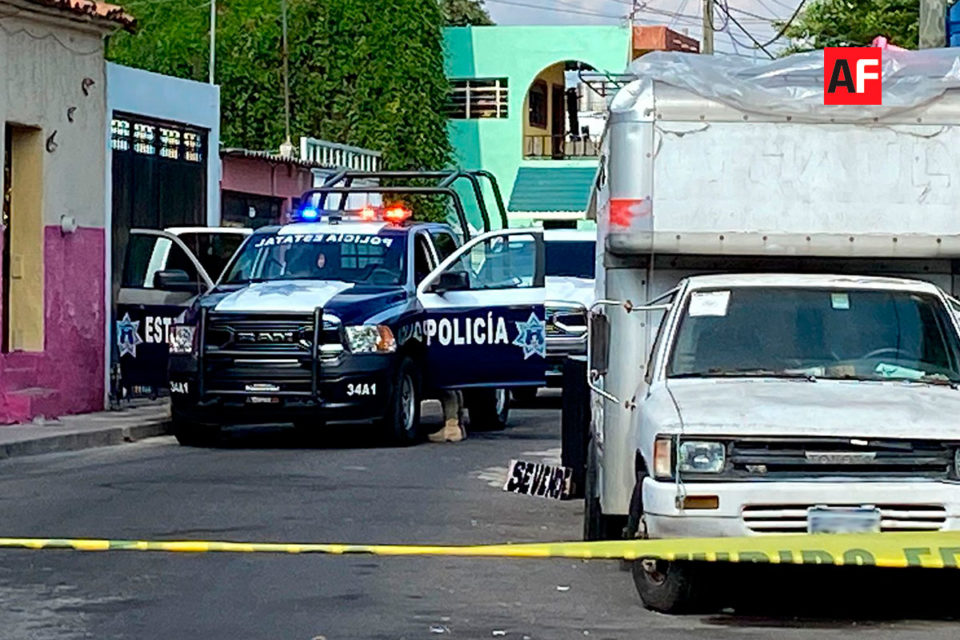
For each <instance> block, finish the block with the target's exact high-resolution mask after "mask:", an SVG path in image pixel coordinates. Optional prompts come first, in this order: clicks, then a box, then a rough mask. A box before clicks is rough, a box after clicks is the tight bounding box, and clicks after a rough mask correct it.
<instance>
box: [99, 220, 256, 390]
mask: <svg viewBox="0 0 960 640" xmlns="http://www.w3.org/2000/svg"><path fill="white" fill-rule="evenodd" d="M172 231H173V232H169V231H159V230H155V229H132V230H131V231H130V237H129V240H128V242H127V250H126V254H125V257H124V264H123V272H122V278H121V282H120V290H119V292H118V294H117V301H116V319H115V323H114V327H113V338H114V339H113V345H112V353H113V364H114V366H113V370H114V371H115V373H116V374H119V379H117V378H116V376H115V380H114V384H113V385H112V386H113V395H114V397H115V399H120V398H122V397H130V396H135V395H151V396H155V395H157V393H158V392H159V391H160V390H162V389H165V388H166V386H167V330H168V328H169V327H170V325H171V324H172V323H173V320H174V318H176V317H177V316H179V315H180V314H181V313H183V311H184V310H185V309H186V308H187V307H189V306H190V304H191V303H192V302H193V299H194V298H195V297H196V296H197V295H199V294H200V293H203V292H204V291H207V290H208V289H210V288H211V287H212V286H213V280H214V278H218V277H219V275H220V273H219V272H217V273H213V274H211V273H209V272H208V270H207V268H206V267H205V266H204V265H205V264H206V265H208V266H209V265H221V266H222V265H224V264H226V263H227V262H228V261H229V260H230V258H231V257H232V256H233V253H234V252H235V251H236V249H237V247H239V245H240V244H242V241H243V239H244V238H245V237H246V236H247V235H248V234H249V231H247V230H243V229H236V230H234V229H229V230H228V229H221V228H211V229H210V230H209V231H206V230H204V229H200V228H191V229H175V230H172ZM184 240H187V242H190V244H191V245H193V246H194V248H197V247H199V248H201V256H202V259H201V258H200V257H198V256H197V255H196V254H195V252H194V251H192V250H191V248H190V246H188V244H187V243H186V242H184ZM227 252H228V253H229V255H219V254H220V253H227Z"/></svg>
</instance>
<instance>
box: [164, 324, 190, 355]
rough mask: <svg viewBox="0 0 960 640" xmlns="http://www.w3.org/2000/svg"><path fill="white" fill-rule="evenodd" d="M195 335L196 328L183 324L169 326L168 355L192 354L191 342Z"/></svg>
mask: <svg viewBox="0 0 960 640" xmlns="http://www.w3.org/2000/svg"><path fill="white" fill-rule="evenodd" d="M196 335H197V328H196V327H193V326H190V325H185V324H174V325H171V326H170V331H169V333H168V338H169V346H170V353H193V347H194V344H193V340H194V338H195V337H196Z"/></svg>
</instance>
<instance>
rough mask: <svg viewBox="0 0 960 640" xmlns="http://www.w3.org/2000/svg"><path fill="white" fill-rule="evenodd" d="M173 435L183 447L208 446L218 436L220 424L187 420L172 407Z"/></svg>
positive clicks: (214, 441)
mask: <svg viewBox="0 0 960 640" xmlns="http://www.w3.org/2000/svg"><path fill="white" fill-rule="evenodd" d="M171 423H172V429H173V435H174V437H175V438H176V439H177V442H179V443H180V444H181V445H182V446H184V447H209V446H211V445H213V444H215V443H216V442H217V440H218V439H219V438H220V426H219V425H210V424H202V423H199V422H196V421H194V420H189V419H187V418H186V416H184V415H183V414H182V413H180V412H179V411H177V410H176V409H174V410H173V411H172V412H171Z"/></svg>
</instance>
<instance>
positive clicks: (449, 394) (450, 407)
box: [428, 391, 466, 442]
mask: <svg viewBox="0 0 960 640" xmlns="http://www.w3.org/2000/svg"><path fill="white" fill-rule="evenodd" d="M440 404H441V405H443V429H441V430H440V431H437V432H436V433H431V434H430V435H429V436H428V438H429V440H430V441H431V442H459V441H460V440H463V438H464V436H465V435H466V431H465V430H464V429H463V428H462V426H461V425H462V424H463V395H462V394H461V393H460V392H459V391H442V392H441V393H440Z"/></svg>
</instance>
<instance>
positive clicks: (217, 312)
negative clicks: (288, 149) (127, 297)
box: [170, 194, 546, 444]
mask: <svg viewBox="0 0 960 640" xmlns="http://www.w3.org/2000/svg"><path fill="white" fill-rule="evenodd" d="M323 200H324V199H323V198H317V197H315V194H314V195H311V194H306V195H305V196H304V198H303V199H302V201H303V202H304V203H305V204H304V205H303V206H302V208H301V209H300V211H299V212H298V219H297V221H295V222H293V223H291V224H287V225H283V226H274V227H264V228H260V229H258V230H257V231H256V232H254V234H253V235H252V236H250V237H249V238H248V239H247V241H246V242H245V243H244V245H243V246H242V247H241V248H240V250H239V251H238V252H237V254H236V255H235V256H234V258H233V260H232V261H231V263H230V264H229V265H228V266H227V269H226V270H225V272H224V274H223V276H222V277H221V278H220V281H219V282H218V283H217V284H216V285H215V286H214V287H213V288H212V289H210V290H209V291H207V292H206V293H204V294H203V295H202V296H200V297H199V298H198V299H197V300H196V302H195V303H194V305H193V306H191V307H190V309H188V310H187V311H186V312H185V313H184V314H183V315H182V316H181V317H180V318H179V320H178V321H177V322H176V323H175V324H174V326H173V327H172V328H171V332H170V336H171V341H170V388H171V392H172V399H173V423H174V432H175V434H176V436H177V439H178V440H179V441H180V442H181V443H182V444H203V443H205V442H208V441H209V440H210V439H211V438H213V437H214V436H216V434H217V433H218V431H219V430H220V427H221V426H223V425H227V424H237V423H265V422H293V423H294V424H295V425H296V426H297V427H298V428H300V429H303V430H304V431H306V432H316V431H317V430H321V429H324V428H325V425H328V424H331V423H339V422H354V423H357V422H362V423H367V425H370V424H371V423H372V427H370V426H366V425H365V426H360V427H357V428H369V429H371V432H372V434H373V435H375V436H377V437H378V438H379V439H381V440H386V441H388V442H391V443H394V444H409V443H413V442H415V441H417V440H418V438H419V437H420V436H421V435H422V434H420V429H419V427H420V425H419V417H420V401H421V400H422V399H425V398H430V397H436V395H437V394H438V391H439V390H442V389H463V390H464V392H465V394H464V395H465V403H466V405H467V409H468V411H469V415H470V422H471V428H487V429H490V428H500V427H502V426H503V425H504V423H505V420H506V415H507V409H508V395H509V394H508V393H507V392H506V391H505V389H507V388H512V387H523V386H532V387H536V386H541V385H543V383H544V370H545V367H544V357H545V351H546V349H545V324H544V249H543V237H542V231H539V230H536V229H516V230H506V229H504V230H498V231H491V232H488V233H485V234H482V235H479V236H476V237H473V238H470V231H469V229H468V228H461V229H460V230H459V233H458V232H457V231H455V230H454V228H453V227H452V226H450V225H447V224H440V223H428V222H417V221H415V220H414V219H413V217H412V214H411V211H410V210H409V209H408V208H406V207H405V206H401V205H387V206H380V207H376V208H374V207H370V206H367V207H365V208H363V209H362V210H359V211H346V210H343V209H340V210H326V209H323V208H321V207H322V203H323ZM317 203H320V205H321V206H318V204H317ZM463 219H464V218H463V216H461V220H463ZM464 227H465V226H464ZM460 236H464V237H465V238H466V241H465V242H464V243H463V244H461V239H460Z"/></svg>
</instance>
